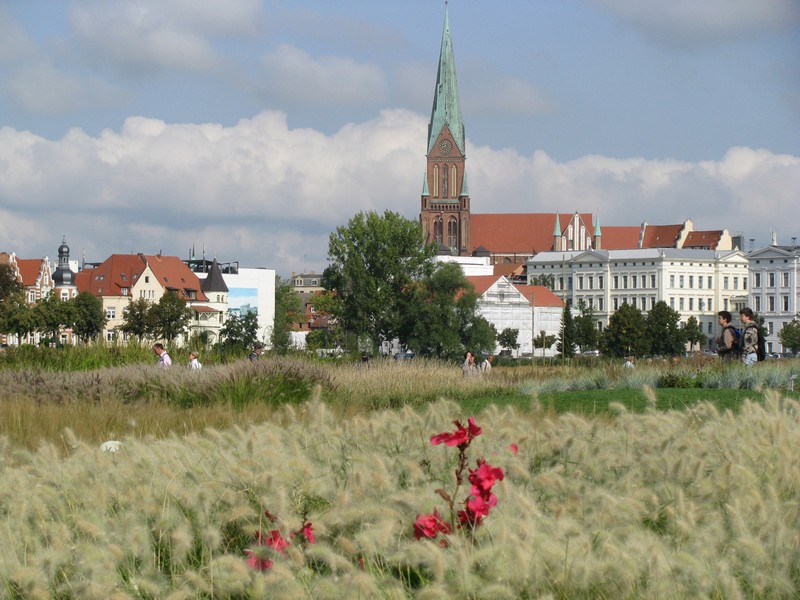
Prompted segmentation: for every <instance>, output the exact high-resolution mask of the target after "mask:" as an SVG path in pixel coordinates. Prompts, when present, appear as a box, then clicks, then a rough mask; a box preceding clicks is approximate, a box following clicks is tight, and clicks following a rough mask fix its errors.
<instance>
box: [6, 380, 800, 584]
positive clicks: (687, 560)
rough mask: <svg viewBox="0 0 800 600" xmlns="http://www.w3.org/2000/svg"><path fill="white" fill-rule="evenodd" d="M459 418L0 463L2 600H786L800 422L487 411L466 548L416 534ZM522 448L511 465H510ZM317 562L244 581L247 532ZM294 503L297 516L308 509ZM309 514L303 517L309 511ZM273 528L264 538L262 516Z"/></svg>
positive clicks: (792, 414) (385, 416)
mask: <svg viewBox="0 0 800 600" xmlns="http://www.w3.org/2000/svg"><path fill="white" fill-rule="evenodd" d="M465 416H466V415H462V414H460V411H459V408H458V406H457V405H456V404H454V403H451V402H447V401H437V402H434V403H432V404H430V405H428V406H426V407H423V408H422V409H416V410H414V409H412V408H410V407H408V408H404V409H400V410H391V411H372V412H369V413H365V414H361V415H356V414H354V415H352V416H351V418H348V419H341V418H340V416H339V415H338V414H337V413H336V412H335V411H333V410H331V408H330V407H329V406H328V405H326V404H324V403H321V402H319V401H314V402H311V403H306V404H300V405H297V406H290V407H287V408H285V409H283V410H280V411H276V412H275V413H274V415H273V419H272V421H271V422H267V423H260V424H254V425H253V426H250V427H246V428H232V429H229V430H226V431H217V430H208V431H206V432H204V433H202V434H189V435H186V436H182V437H178V436H173V437H169V438H167V439H163V440H158V441H156V440H145V439H139V438H137V437H135V436H123V437H122V440H121V447H120V449H119V451H118V452H115V453H110V452H101V451H99V450H98V449H97V447H96V446H91V445H87V444H85V443H84V442H82V441H81V440H79V439H77V438H72V437H70V436H67V438H66V447H67V448H68V455H67V456H62V455H61V452H60V449H59V448H57V447H54V446H52V445H44V446H42V447H41V448H40V449H38V450H37V451H35V452H21V451H19V450H15V449H13V448H12V447H11V446H10V445H9V444H8V442H7V440H6V441H5V443H3V444H2V445H0V461H1V462H0V464H2V465H3V467H2V469H0V527H2V531H3V532H4V539H5V541H4V543H3V544H0V590H2V591H0V595H2V596H4V597H9V598H13V597H17V598H37V597H43V598H50V597H58V598H261V597H281V598H315V599H316V598H319V599H325V598H343V597H347V598H378V597H382V598H407V597H419V598H457V597H468V598H543V597H550V598H578V599H581V598H600V599H612V598H613V599H617V598H726V599H727V598H732V599H737V598H742V599H744V598H748V599H749V598H763V599H767V598H787V599H788V598H796V597H797V596H798V594H800V569H798V565H800V546H799V545H798V543H797V532H798V531H800V504H799V503H798V498H799V497H800V462H798V461H797V460H796V458H795V451H796V445H797V441H798V440H799V439H800V404H798V403H797V402H794V401H791V400H787V399H782V398H780V397H779V396H778V395H777V394H774V393H773V394H770V395H769V396H768V399H767V401H766V402H765V403H764V404H763V405H761V404H752V403H746V404H745V406H744V407H743V408H742V410H741V411H740V412H739V413H737V414H733V413H719V412H717V411H716V410H715V409H714V408H713V407H712V406H710V405H701V406H698V407H696V408H694V409H691V410H687V411H682V412H669V413H659V412H654V411H650V412H647V413H645V414H643V415H642V414H639V415H634V414H629V413H626V412H625V411H621V412H620V414H619V415H618V416H616V417H613V418H611V417H608V416H607V415H606V416H604V417H603V418H599V419H597V418H588V417H580V416H577V415H574V414H567V415H562V416H554V415H552V414H548V413H537V412H520V411H516V410H512V409H503V410H499V409H495V410H491V409H490V410H487V411H485V412H484V413H483V414H482V415H481V416H480V418H479V422H478V424H479V425H480V426H481V427H482V428H483V434H482V435H481V436H479V437H478V438H476V440H475V441H474V442H473V444H472V446H471V447H470V452H474V456H475V457H479V456H483V457H485V458H486V459H487V461H489V462H490V463H491V464H493V465H499V466H502V467H503V468H504V470H505V473H506V477H505V479H504V480H503V481H502V482H499V483H498V484H497V485H496V489H495V490H494V491H496V493H497V497H498V503H497V506H496V507H494V509H493V511H492V514H491V515H490V517H489V518H487V519H486V521H485V523H484V525H483V526H482V527H481V528H479V529H477V530H476V531H475V535H474V536H467V535H462V533H460V532H456V533H455V534H453V535H451V536H450V544H449V545H447V546H446V547H442V546H440V545H438V544H436V543H432V542H430V541H415V540H414V538H413V534H412V523H413V522H414V519H415V517H416V516H417V515H418V514H421V513H427V512H430V511H431V509H432V508H434V507H436V506H440V503H441V498H440V497H439V496H438V495H437V493H436V489H437V488H439V487H441V486H442V482H446V481H448V480H451V479H452V471H453V465H454V450H455V449H453V448H447V447H445V446H431V445H430V443H429V437H430V435H431V434H434V433H439V432H441V431H447V430H450V429H451V428H452V425H451V420H452V419H455V418H464V417H465ZM511 442H513V443H515V444H517V446H518V448H519V452H518V453H517V454H514V453H512V452H510V451H509V450H508V446H509V444H510V443H511ZM309 498H315V499H317V501H316V502H315V503H314V507H315V508H314V509H313V511H312V512H311V514H310V515H308V518H309V519H310V520H311V521H312V522H313V526H314V529H315V532H316V536H317V543H316V544H314V545H310V546H307V547H302V546H299V545H295V544H293V545H292V546H291V548H290V549H289V551H288V552H287V555H286V556H280V555H278V554H274V555H273V556H272V557H273V559H274V561H275V564H274V565H273V567H272V568H271V569H270V570H268V571H266V572H259V571H255V570H252V569H249V568H248V567H247V566H246V565H245V562H244V550H245V549H246V548H247V547H248V546H249V545H250V544H251V543H252V541H253V537H252V532H253V531H255V530H256V529H263V528H265V527H277V528H280V529H281V530H283V531H289V530H293V529H294V528H296V527H297V525H298V522H299V521H300V519H301V514H300V511H299V510H298V507H299V506H300V505H301V504H303V501H302V499H309ZM298 499H301V500H300V501H299V500H298ZM307 505H308V503H306V506H307ZM265 509H266V510H269V511H270V513H271V514H273V515H276V516H277V522H276V523H274V524H271V523H270V524H267V523H265V519H264V511H265Z"/></svg>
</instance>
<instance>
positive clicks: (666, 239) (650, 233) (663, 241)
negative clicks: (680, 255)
mask: <svg viewBox="0 0 800 600" xmlns="http://www.w3.org/2000/svg"><path fill="white" fill-rule="evenodd" d="M682 229H683V223H679V224H678V225H646V226H645V230H644V239H643V240H642V248H676V247H677V246H676V244H677V242H678V236H679V235H680V234H681V230H682Z"/></svg>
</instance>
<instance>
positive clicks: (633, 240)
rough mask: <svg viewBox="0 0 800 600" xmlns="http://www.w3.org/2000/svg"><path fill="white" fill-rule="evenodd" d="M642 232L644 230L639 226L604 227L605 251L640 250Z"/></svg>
mask: <svg viewBox="0 0 800 600" xmlns="http://www.w3.org/2000/svg"><path fill="white" fill-rule="evenodd" d="M641 231H642V229H641V227H639V226H638V225H632V226H629V225H603V242H602V243H603V249H604V250H625V249H628V248H638V247H639V234H640V233H641Z"/></svg>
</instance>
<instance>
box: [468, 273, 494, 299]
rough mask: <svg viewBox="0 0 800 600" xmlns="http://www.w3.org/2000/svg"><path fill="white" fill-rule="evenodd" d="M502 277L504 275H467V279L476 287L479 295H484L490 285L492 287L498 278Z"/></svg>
mask: <svg viewBox="0 0 800 600" xmlns="http://www.w3.org/2000/svg"><path fill="white" fill-rule="evenodd" d="M500 279H502V276H500V277H498V276H497V275H470V276H469V277H467V281H469V282H470V283H471V284H472V287H474V288H475V292H477V294H478V296H483V294H485V293H486V290H488V289H489V288H490V287H492V286H493V285H494V284H495V283H497V282H498V280H500Z"/></svg>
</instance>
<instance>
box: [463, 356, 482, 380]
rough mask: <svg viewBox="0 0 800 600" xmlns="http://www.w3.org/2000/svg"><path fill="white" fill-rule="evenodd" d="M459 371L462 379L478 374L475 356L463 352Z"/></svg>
mask: <svg viewBox="0 0 800 600" xmlns="http://www.w3.org/2000/svg"><path fill="white" fill-rule="evenodd" d="M461 371H462V373H464V377H475V376H476V375H477V374H478V367H477V366H475V355H474V354H473V353H472V352H470V351H469V350H467V351H466V352H464V362H463V363H462V364H461Z"/></svg>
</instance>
